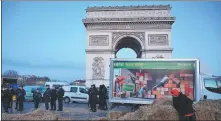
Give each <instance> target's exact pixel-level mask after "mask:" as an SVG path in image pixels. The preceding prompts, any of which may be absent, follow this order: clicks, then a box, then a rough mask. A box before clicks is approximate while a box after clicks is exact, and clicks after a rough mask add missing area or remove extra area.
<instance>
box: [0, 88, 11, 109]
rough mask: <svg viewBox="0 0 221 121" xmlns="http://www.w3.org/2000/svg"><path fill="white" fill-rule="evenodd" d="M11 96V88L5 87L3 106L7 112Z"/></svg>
mask: <svg viewBox="0 0 221 121" xmlns="http://www.w3.org/2000/svg"><path fill="white" fill-rule="evenodd" d="M9 98H10V96H9V89H8V88H5V89H3V92H2V99H3V107H4V110H5V112H6V113H8V106H9V105H8V104H9V103H8V102H9Z"/></svg>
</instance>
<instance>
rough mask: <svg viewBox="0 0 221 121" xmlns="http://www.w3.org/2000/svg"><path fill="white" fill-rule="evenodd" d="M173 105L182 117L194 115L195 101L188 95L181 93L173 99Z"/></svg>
mask: <svg viewBox="0 0 221 121" xmlns="http://www.w3.org/2000/svg"><path fill="white" fill-rule="evenodd" d="M173 105H174V108H175V109H176V110H177V112H178V113H179V114H181V115H186V114H191V113H194V112H195V110H194V109H193V106H192V105H193V101H192V100H191V99H190V98H188V97H187V96H186V95H184V94H182V93H180V95H179V96H178V97H173Z"/></svg>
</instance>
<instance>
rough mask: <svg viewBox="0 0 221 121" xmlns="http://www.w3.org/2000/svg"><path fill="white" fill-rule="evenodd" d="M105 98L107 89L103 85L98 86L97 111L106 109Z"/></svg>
mask: <svg viewBox="0 0 221 121" xmlns="http://www.w3.org/2000/svg"><path fill="white" fill-rule="evenodd" d="M106 96H107V89H105V86H104V85H100V88H99V109H101V110H105V109H106V108H107V107H106ZM105 107H106V108H105Z"/></svg>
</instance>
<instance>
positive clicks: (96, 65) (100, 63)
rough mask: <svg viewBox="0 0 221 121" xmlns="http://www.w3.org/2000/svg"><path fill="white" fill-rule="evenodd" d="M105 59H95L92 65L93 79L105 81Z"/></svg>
mask: <svg viewBox="0 0 221 121" xmlns="http://www.w3.org/2000/svg"><path fill="white" fill-rule="evenodd" d="M104 73H105V70H104V59H103V58H102V57H95V58H94V60H93V64H92V79H104Z"/></svg>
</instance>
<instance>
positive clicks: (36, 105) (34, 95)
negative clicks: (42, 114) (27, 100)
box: [33, 89, 42, 109]
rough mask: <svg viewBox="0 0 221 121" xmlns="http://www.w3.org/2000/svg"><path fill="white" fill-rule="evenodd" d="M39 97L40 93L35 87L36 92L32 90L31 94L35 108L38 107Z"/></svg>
mask: <svg viewBox="0 0 221 121" xmlns="http://www.w3.org/2000/svg"><path fill="white" fill-rule="evenodd" d="M41 98H42V95H41V93H40V91H39V89H36V92H34V94H33V99H34V105H35V109H38V106H39V102H40V101H41Z"/></svg>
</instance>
